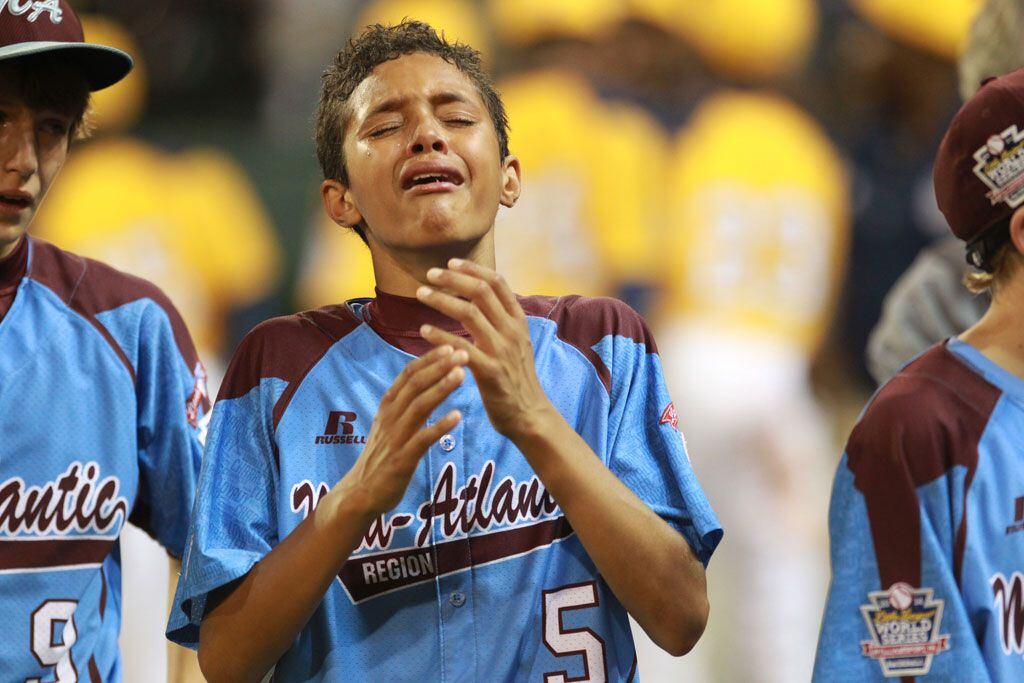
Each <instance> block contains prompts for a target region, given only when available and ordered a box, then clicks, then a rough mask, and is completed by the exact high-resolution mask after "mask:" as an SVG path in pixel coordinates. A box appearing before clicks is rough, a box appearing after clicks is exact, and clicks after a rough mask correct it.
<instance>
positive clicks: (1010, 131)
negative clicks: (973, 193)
mask: <svg viewBox="0 0 1024 683" xmlns="http://www.w3.org/2000/svg"><path fill="white" fill-rule="evenodd" d="M974 160H975V161H977V162H978V163H977V164H975V166H974V169H973V170H974V175H976V176H978V178H980V179H981V182H983V183H985V185H987V186H988V187H989V190H991V191H990V192H989V193H988V194H986V195H985V196H986V197H988V200H989V201H990V202H992V205H993V206H995V205H996V204H998V203H999V202H1006V204H1007V205H1009V206H1011V207H1014V208H1016V207H1017V206H1020V204H1021V202H1024V133H1021V132H1020V131H1018V130H1017V125H1016V124H1014V125H1012V126H1010V127H1009V128H1007V129H1006V130H1004V131H1003V132H1001V133H999V134H998V135H992V136H991V137H989V139H988V140H987V141H986V142H985V144H984V145H983V146H981V147H980V148H978V150H977V151H976V152H975V153H974Z"/></svg>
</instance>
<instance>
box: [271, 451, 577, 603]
mask: <svg viewBox="0 0 1024 683" xmlns="http://www.w3.org/2000/svg"><path fill="white" fill-rule="evenodd" d="M494 474H495V463H494V461H493V460H488V461H487V462H486V463H485V464H484V466H483V468H481V470H480V472H479V473H477V474H473V475H470V476H469V477H468V478H467V480H466V483H465V484H464V485H463V486H461V487H458V488H457V489H456V487H455V482H456V481H458V476H457V472H456V469H455V464H454V463H451V462H449V463H448V464H446V465H445V466H444V468H443V469H442V470H441V472H440V473H439V474H438V476H437V481H436V482H435V484H434V489H433V490H434V494H433V496H432V497H431V499H430V500H428V501H425V502H424V503H423V504H421V505H420V506H419V508H418V509H417V510H416V513H415V514H409V513H408V512H406V511H394V512H392V513H391V514H384V515H381V516H380V517H378V518H377V519H376V520H374V522H373V523H372V524H371V525H370V528H369V529H368V530H367V532H366V534H365V535H364V537H363V540H362V542H361V543H360V545H359V547H358V548H357V549H356V553H355V554H354V555H353V556H352V557H351V558H350V559H349V560H348V561H347V562H345V565H344V566H343V567H342V569H341V572H339V573H338V579H339V580H340V581H341V584H342V586H343V587H344V589H345V592H346V594H347V595H348V597H349V599H350V600H351V601H352V603H353V604H359V603H361V602H363V601H364V600H368V599H370V598H375V597H378V596H380V595H384V594H386V593H391V592H393V591H396V590H400V589H403V588H408V587H409V586H414V585H417V584H421V583H426V582H428V581H433V580H434V579H435V578H437V577H440V576H447V575H449V574H455V573H458V572H461V571H465V570H467V569H470V568H472V567H479V566H482V565H486V564H491V563H494V562H500V561H503V560H508V559H511V558H514V557H520V556H522V555H526V554H528V553H532V552H534V551H536V550H539V549H541V548H546V547H548V546H550V545H552V544H554V543H557V542H558V541H561V540H563V539H565V538H568V537H569V536H570V535H572V533H573V530H572V527H571V526H570V525H569V522H568V520H566V519H565V517H564V516H563V515H561V514H560V512H561V511H560V510H559V508H558V504H557V503H555V501H554V499H553V498H552V497H551V495H550V494H549V493H548V492H547V491H546V490H545V489H544V486H543V484H541V483H540V479H538V478H537V476H536V475H535V476H533V477H531V478H530V479H529V480H527V481H516V480H514V479H513V478H512V477H508V476H506V477H503V478H502V479H501V480H500V481H498V482H495V481H494ZM327 491H328V487H327V485H326V484H323V483H322V484H320V485H319V486H314V484H313V482H311V481H309V480H305V481H302V482H299V483H298V484H296V485H294V486H293V487H292V491H291V508H292V512H295V513H298V514H301V515H302V516H303V517H304V518H305V517H308V516H309V514H310V513H311V512H312V511H313V510H314V509H315V508H316V505H317V504H318V503H319V502H320V500H321V499H322V498H323V497H324V496H325V495H327ZM435 525H436V526H437V527H438V529H437V531H438V532H439V534H438V535H439V537H440V538H441V539H442V540H439V541H436V540H435V541H434V542H431V531H432V530H433V529H434V527H435ZM407 527H412V528H414V529H415V531H416V534H415V542H414V544H413V545H412V546H411V547H403V548H393V547H392V543H393V540H394V532H395V531H396V530H398V529H404V528H407ZM474 531H478V532H483V533H476V534H473V533H472V532H474ZM467 544H468V546H469V547H468V552H467Z"/></svg>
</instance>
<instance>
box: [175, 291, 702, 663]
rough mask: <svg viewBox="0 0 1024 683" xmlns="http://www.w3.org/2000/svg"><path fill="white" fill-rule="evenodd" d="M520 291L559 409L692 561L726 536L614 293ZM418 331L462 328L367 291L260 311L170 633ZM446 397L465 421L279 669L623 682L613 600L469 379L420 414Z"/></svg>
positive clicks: (233, 381) (299, 483)
mask: <svg viewBox="0 0 1024 683" xmlns="http://www.w3.org/2000/svg"><path fill="white" fill-rule="evenodd" d="M520 301H521V303H522V305H523V307H524V309H525V310H526V313H527V315H528V319H529V329H530V335H531V339H532V342H533V347H534V355H535V359H536V367H537V372H538V374H539V377H540V380H541V383H542V385H543V386H544V389H545V391H546V392H547V395H548V396H549V397H550V398H551V400H552V401H553V402H554V404H555V406H556V407H557V409H558V410H559V412H560V413H561V414H562V415H563V416H564V417H565V418H566V420H568V421H569V423H570V424H571V425H573V427H574V428H575V429H576V430H577V431H578V432H579V433H580V434H581V435H582V436H583V438H584V439H586V441H587V443H588V444H589V445H590V447H591V448H592V449H593V450H594V452H595V453H596V454H597V457H598V458H599V459H600V461H601V462H602V463H603V464H604V465H605V466H607V467H608V468H610V469H611V471H612V472H614V473H615V474H616V475H617V476H618V477H619V478H620V479H621V480H622V481H623V482H625V484H626V485H627V486H629V487H630V488H631V489H632V490H633V491H634V492H635V493H636V494H637V495H638V496H639V497H640V498H641V499H642V500H644V501H645V502H646V503H647V504H648V505H649V506H650V507H651V508H652V509H653V510H654V511H655V512H656V513H658V514H659V515H660V516H661V517H662V518H664V519H665V520H667V521H668V523H669V524H671V525H672V526H673V527H674V528H675V529H676V530H678V531H679V533H681V534H683V535H684V536H685V538H686V539H687V540H688V541H689V543H690V545H691V547H692V548H693V549H694V551H695V552H696V553H697V555H698V556H699V557H700V558H701V559H702V560H703V561H704V562H707V560H708V558H709V557H710V555H711V553H712V551H713V550H714V548H715V546H716V545H717V543H718V540H719V538H720V537H721V533H722V532H721V529H720V528H719V524H718V521H717V520H716V518H715V515H714V513H713V512H712V510H711V508H710V506H709V505H708V501H707V500H706V498H705V496H704V493H703V492H702V490H701V488H700V485H699V483H698V482H697V479H696V478H695V476H694V473H693V470H692V469H691V467H690V462H689V460H688V458H687V454H686V450H685V446H684V443H683V439H682V437H681V435H680V434H679V433H678V431H677V429H676V422H677V420H676V414H675V409H674V407H673V406H672V404H671V402H670V399H669V396H668V392H667V391H666V390H665V384H664V381H663V379H662V372H661V367H660V362H659V359H658V355H657V353H656V350H655V347H654V342H653V340H652V339H651V336H650V333H649V332H648V331H647V328H646V327H645V325H644V323H643V321H642V320H641V319H640V317H639V316H638V315H637V314H636V313H634V312H633V311H632V310H631V309H629V308H628V307H627V306H626V305H625V304H622V303H620V302H617V301H614V300H611V299H584V298H579V297H575V296H573V297H562V298H551V297H530V298H522V299H520ZM424 322H430V323H431V324H434V325H438V326H439V327H442V328H445V329H449V330H451V331H454V332H456V333H457V334H463V335H465V334H467V333H466V332H465V331H464V330H462V329H461V328H459V327H458V325H457V323H455V321H452V320H450V319H447V318H441V317H440V316H439V315H438V314H435V313H434V312H433V311H431V310H430V309H428V308H426V307H425V306H422V305H421V304H419V303H418V302H417V301H415V300H414V299H406V298H402V297H395V296H390V295H386V294H382V293H380V292H378V296H377V298H376V299H374V300H372V301H370V302H369V303H368V302H367V301H366V300H362V301H354V302H348V303H347V304H343V305H338V306H331V307H327V308H323V309H319V310H316V311H309V312H305V313H301V314H298V315H294V316H289V317H284V318H277V319H273V320H270V321H268V322H265V323H263V324H262V325H260V326H258V327H257V328H256V329H254V330H253V331H252V332H251V333H250V334H249V335H248V336H247V337H246V339H245V340H244V341H243V342H242V344H241V346H240V347H239V349H238V350H237V352H236V353H235V356H234V359H233V360H232V362H231V366H230V367H229V369H228V372H227V377H226V379H225V382H224V386H223V388H222V390H221V394H220V396H219V397H218V401H217V403H216V405H215V408H214V410H213V419H212V423H211V427H210V438H209V441H208V442H207V449H206V453H205V456H204V462H203V470H202V475H201V477H200V489H199V493H198V497H197V502H196V510H195V513H194V520H193V527H192V530H191V533H190V537H189V542H188V549H187V552H186V556H185V561H184V567H183V570H182V576H181V580H180V582H179V585H178V591H177V595H176V598H175V604H176V606H177V608H176V609H174V610H172V616H171V621H170V624H169V628H168V630H169V635H170V637H171V638H172V639H173V640H176V641H177V642H180V643H182V644H185V645H189V646H195V645H196V641H197V637H198V626H199V624H200V622H201V620H202V618H203V612H204V608H205V604H206V600H207V596H208V595H209V593H210V591H212V590H214V589H215V588H217V587H219V586H222V585H224V584H226V583H228V582H230V581H233V580H235V579H237V578H239V577H241V576H243V575H245V574H246V573H247V572H248V571H249V570H250V569H251V568H252V566H253V565H254V564H256V563H257V562H259V561H260V559H261V558H262V557H263V556H265V555H266V554H267V553H268V552H270V550H271V549H272V548H273V547H274V546H275V545H276V544H277V543H278V542H279V541H280V540H281V539H282V538H283V537H285V536H286V535H288V533H290V532H291V531H292V530H293V529H295V527H296V526H297V525H298V524H299V523H300V522H301V521H302V520H303V519H304V518H305V517H306V516H307V515H308V514H309V512H310V510H311V509H312V508H313V506H315V505H316V503H317V501H318V500H319V498H320V497H321V496H323V495H324V494H325V493H326V492H327V490H328V489H329V487H331V486H333V485H334V484H335V483H336V482H337V481H338V480H340V479H341V478H342V477H343V476H344V475H345V473H346V472H347V471H348V470H349V469H350V468H351V467H352V465H353V464H354V463H355V461H356V459H357V458H358V457H359V454H360V452H361V451H362V449H363V444H364V443H365V440H366V435H367V433H368V432H369V429H370V425H371V423H372V422H373V419H374V415H375V414H376V412H377V408H378V405H379V404H380V400H381V396H382V395H383V393H384V392H385V390H387V388H388V387H389V386H390V385H391V384H392V382H393V381H394V379H395V377H396V376H397V375H398V373H399V372H400V371H401V370H402V368H403V367H405V365H406V364H407V363H408V362H409V361H410V360H412V359H413V358H414V355H415V354H419V353H422V352H423V351H425V350H426V349H427V348H429V344H427V343H426V342H425V341H424V340H423V339H422V338H420V337H419V335H418V332H417V330H418V329H419V326H420V325H421V324H422V323H424ZM452 409H458V410H460V411H461V412H462V415H463V418H462V421H461V422H460V423H459V424H458V426H457V427H456V428H455V429H453V430H452V431H451V432H450V433H449V434H446V435H444V436H443V437H442V438H441V439H440V440H439V441H438V442H437V443H436V444H434V445H433V446H432V447H431V448H430V449H429V450H428V452H427V454H426V455H425V457H424V458H423V460H422V461H421V463H420V465H419V467H418V468H417V470H416V472H415V474H414V475H413V477H412V482H411V483H410V485H409V488H408V490H407V491H406V494H405V496H404V498H403V499H402V501H401V502H400V503H399V505H398V506H397V507H395V508H394V509H393V510H391V511H390V512H388V513H387V514H384V515H382V516H380V518H379V519H377V521H376V522H375V523H373V524H372V525H371V527H370V529H369V530H368V532H367V533H366V535H365V538H364V539H363V542H362V544H361V545H360V546H359V548H358V549H357V550H356V551H355V552H354V553H353V555H352V556H351V557H350V559H349V560H348V561H347V562H346V563H345V565H344V567H343V568H342V569H341V571H340V573H339V575H338V578H337V580H336V581H335V582H334V583H333V584H332V585H331V587H330V588H329V589H328V591H327V593H326V595H325V597H324V599H323V602H322V603H321V604H320V605H319V607H318V608H317V610H316V611H315V613H314V614H313V616H312V618H311V619H310V621H309V623H308V624H307V625H306V626H305V628H303V629H302V631H301V632H300V633H299V635H298V636H297V637H296V639H295V642H294V643H293V644H292V646H291V648H290V649H289V650H288V651H287V652H286V653H285V654H284V656H283V657H282V658H281V659H280V661H279V662H278V663H277V666H276V671H275V680H281V681H305V680H314V681H338V680H347V681H445V682H447V683H454V682H455V681H519V680H524V681H525V680H529V681H544V680H545V676H548V678H547V680H548V681H559V680H579V681H583V680H587V681H603V680H608V681H625V680H636V655H635V651H634V647H633V641H632V638H631V635H630V629H629V622H628V619H627V615H626V612H625V610H624V609H623V608H622V606H621V605H620V604H619V602H618V600H617V599H616V598H615V596H614V595H613V594H612V592H611V590H610V589H609V588H608V586H607V584H605V582H604V581H603V580H602V578H601V576H600V574H599V573H598V571H597V568H596V567H595V565H594V563H593V561H592V560H591V559H590V557H589V556H588V555H587V552H586V550H585V549H584V547H583V545H582V544H581V543H580V541H579V539H578V538H577V537H576V535H575V534H574V532H573V530H572V528H571V527H570V525H569V524H568V522H567V520H566V518H565V517H564V516H563V514H562V512H561V510H560V509H559V507H558V505H557V502H556V501H554V500H553V499H552V498H551V496H550V495H548V494H547V493H546V491H545V489H544V486H543V483H542V482H540V481H539V480H538V478H537V476H536V474H535V473H534V472H533V470H532V469H531V468H530V466H529V464H528V463H527V461H526V459H525V458H524V457H523V455H522V454H521V453H520V452H519V451H518V450H517V449H516V448H515V446H514V445H513V444H512V442H511V441H509V440H508V439H506V438H504V437H502V436H500V435H499V434H498V433H497V432H495V431H494V429H493V427H492V426H491V424H490V422H489V421H488V419H487V414H486V412H485V410H484V406H483V404H482V402H481V398H480V393H479V390H478V388H477V386H476V384H475V382H474V380H473V378H472V376H468V377H467V379H466V380H465V382H464V383H463V385H462V386H461V387H460V388H459V389H457V390H456V391H455V393H454V394H452V395H451V396H450V397H449V398H448V399H447V400H446V401H445V402H444V403H443V404H442V405H441V406H440V407H439V408H438V410H437V411H436V412H435V413H434V415H433V416H432V418H431V419H432V420H434V419H438V418H440V417H441V416H442V415H444V414H445V413H447V412H448V411H450V410H452ZM594 465H595V467H596V466H598V463H597V462H595V463H594ZM680 559H682V558H680ZM665 590H666V591H671V590H672V587H671V586H666V587H665Z"/></svg>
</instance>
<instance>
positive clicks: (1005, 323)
mask: <svg viewBox="0 0 1024 683" xmlns="http://www.w3.org/2000/svg"><path fill="white" fill-rule="evenodd" d="M1022 304H1024V271H1021V272H1019V273H1018V274H1017V277H1015V278H1013V279H1012V280H1010V281H1009V282H1008V283H1006V286H1005V287H1004V288H1003V289H1002V290H1000V292H999V295H998V297H995V298H993V300H992V304H991V305H990V306H989V308H988V311H986V313H985V315H984V316H982V318H981V320H979V321H978V322H977V323H975V324H974V325H972V326H971V327H970V328H968V329H967V330H966V331H965V332H964V333H963V334H961V335H960V338H961V339H962V340H964V341H965V342H967V343H968V344H970V345H971V346H973V347H974V348H976V349H978V350H979V351H980V352H981V353H982V355H984V356H985V357H986V358H988V359H989V360H991V361H992V362H993V363H995V364H996V365H998V366H999V367H1001V368H1003V369H1004V370H1006V371H1007V372H1010V373H1012V374H1014V375H1016V376H1017V377H1020V378H1022V379H1024V305H1022Z"/></svg>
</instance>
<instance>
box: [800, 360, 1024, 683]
mask: <svg viewBox="0 0 1024 683" xmlns="http://www.w3.org/2000/svg"><path fill="white" fill-rule="evenodd" d="M829 526H830V534H831V538H832V587H831V589H830V592H829V598H828V604H827V606H826V608H825V618H824V623H823V627H822V633H821V639H820V641H819V643H818V655H817V661H816V664H815V670H814V680H815V681H823V682H824V681H828V682H829V683H831V682H832V681H874V680H878V681H881V680H884V679H886V678H902V679H903V680H904V681H906V680H914V677H920V678H921V679H922V680H933V679H934V680H941V681H957V683H970V682H972V681H990V680H992V681H1017V680H1024V658H1022V654H1024V380H1021V379H1020V378H1018V377H1016V376H1014V375H1011V374H1010V373H1008V372H1006V371H1005V370H1003V369H1002V368H1000V367H999V366H997V365H996V364H994V363H993V362H992V361H991V360H989V359H987V358H986V357H985V356H983V355H982V354H981V353H980V352H979V351H978V350H977V349H975V348H974V347H972V346H970V345H969V344H966V343H964V342H962V341H958V340H952V341H949V342H946V343H943V344H940V345H937V346H935V347H932V348H931V349H930V350H928V351H926V352H925V353H924V354H922V355H921V356H920V357H919V358H918V359H916V360H915V361H913V362H912V363H910V364H909V365H908V366H907V367H906V368H904V369H903V370H902V371H901V372H900V373H899V374H898V375H896V377H894V378H893V379H892V380H891V381H889V383H887V384H886V385H885V386H884V387H883V388H882V389H881V390H880V391H879V392H878V394H877V395H876V396H875V398H874V399H873V400H872V402H871V404H870V405H869V406H868V407H867V409H866V410H865V412H864V415H863V416H862V417H861V419H860V422H859V423H858V424H857V426H856V428H855V429H854V431H853V433H852V435H851V436H850V441H849V443H848V444H847V447H846V454H845V455H844V456H843V459H842V461H841V462H840V464H839V470H838V472H837V473H836V479H835V488H834V490H833V493H832V507H831V511H830V513H829Z"/></svg>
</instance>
